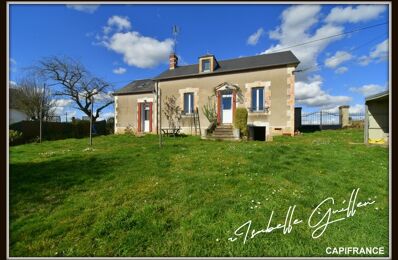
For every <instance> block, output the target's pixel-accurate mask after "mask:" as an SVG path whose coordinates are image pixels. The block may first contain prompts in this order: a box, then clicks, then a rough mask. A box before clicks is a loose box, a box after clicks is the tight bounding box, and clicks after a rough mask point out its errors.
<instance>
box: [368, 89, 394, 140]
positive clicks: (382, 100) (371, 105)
mask: <svg viewBox="0 0 398 260" xmlns="http://www.w3.org/2000/svg"><path fill="white" fill-rule="evenodd" d="M388 104H389V92H388V91H384V92H382V93H378V94H375V95H372V96H369V97H367V98H366V99H365V127H364V131H365V143H367V144H368V143H370V144H375V143H376V144H388V140H389V105H388Z"/></svg>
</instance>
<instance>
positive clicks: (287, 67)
mask: <svg viewBox="0 0 398 260" xmlns="http://www.w3.org/2000/svg"><path fill="white" fill-rule="evenodd" d="M298 64H299V60H298V59H297V58H296V57H295V56H294V54H293V53H292V52H290V51H286V52H278V53H271V54H263V55H256V56H250V57H242V58H236V59H229V60H220V61H219V60H217V59H216V57H215V56H214V55H204V56H201V57H199V59H198V63H197V64H193V65H185V66H179V65H178V58H177V56H176V55H175V54H171V55H170V59H169V69H168V70H166V71H164V72H163V73H161V74H160V75H158V76H156V77H154V78H153V79H144V80H136V81H133V82H131V83H129V84H128V85H126V86H125V87H123V88H121V89H120V90H118V91H116V92H115V93H114V97H115V133H123V132H124V130H125V129H126V127H131V128H133V129H135V130H136V131H138V132H151V133H158V132H159V131H160V130H159V129H160V128H162V129H163V128H167V127H168V121H167V119H166V118H165V115H164V105H165V104H164V102H165V99H166V97H172V96H174V97H175V98H176V102H177V105H178V106H179V107H180V108H181V110H182V116H181V120H180V121H179V128H180V129H181V132H183V133H186V134H195V133H196V134H199V133H201V134H202V135H205V133H206V130H207V129H208V127H209V126H210V122H209V121H208V120H207V118H206V117H205V116H204V114H203V106H204V105H206V104H208V103H209V102H210V103H212V102H214V104H215V107H216V113H217V128H223V127H225V126H233V121H234V116H235V111H236V108H238V107H242V108H246V109H247V111H248V120H247V126H248V129H249V132H250V133H251V136H257V137H258V136H259V137H258V138H256V139H260V140H269V139H271V138H272V136H274V135H282V134H284V135H294V98H295V97H294V83H295V76H294V70H295V69H296V67H297V65H298ZM193 122H194V124H195V125H194V127H195V130H196V128H199V129H198V131H195V133H194V132H193V125H192V124H193ZM216 130H217V129H216Z"/></svg>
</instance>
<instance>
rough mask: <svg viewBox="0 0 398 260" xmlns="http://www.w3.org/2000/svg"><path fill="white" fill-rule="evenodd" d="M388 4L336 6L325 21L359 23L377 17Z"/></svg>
mask: <svg viewBox="0 0 398 260" xmlns="http://www.w3.org/2000/svg"><path fill="white" fill-rule="evenodd" d="M386 9H387V8H386V5H379V4H373V5H358V6H356V7H352V6H347V7H340V6H339V7H334V8H333V9H332V10H331V11H330V13H329V15H328V16H327V17H326V19H325V21H326V22H328V23H346V22H349V23H358V22H366V21H369V20H373V19H376V18H378V17H379V16H380V14H381V13H383V12H384V11H385V10H386Z"/></svg>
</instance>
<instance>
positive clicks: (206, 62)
mask: <svg viewBox="0 0 398 260" xmlns="http://www.w3.org/2000/svg"><path fill="white" fill-rule="evenodd" d="M202 72H210V59H206V60H202Z"/></svg>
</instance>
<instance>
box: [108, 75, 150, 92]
mask: <svg viewBox="0 0 398 260" xmlns="http://www.w3.org/2000/svg"><path fill="white" fill-rule="evenodd" d="M154 89H155V81H153V80H152V79H140V80H134V81H132V82H130V83H129V84H127V85H126V86H124V87H123V88H121V89H119V90H117V91H115V92H114V93H113V95H114V96H117V95H123V94H139V93H149V92H153V91H154Z"/></svg>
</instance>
